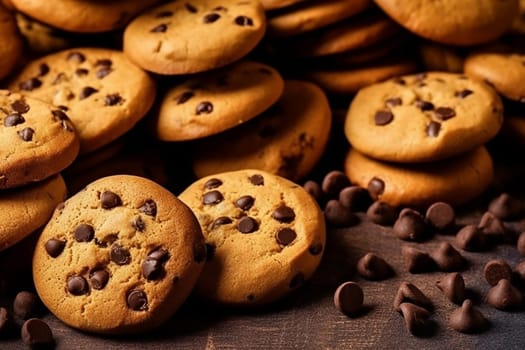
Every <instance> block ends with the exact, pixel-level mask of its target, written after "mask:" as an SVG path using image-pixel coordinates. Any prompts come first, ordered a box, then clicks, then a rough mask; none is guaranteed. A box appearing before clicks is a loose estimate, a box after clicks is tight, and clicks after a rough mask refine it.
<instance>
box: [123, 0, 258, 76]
mask: <svg viewBox="0 0 525 350" xmlns="http://www.w3.org/2000/svg"><path fill="white" fill-rule="evenodd" d="M265 30H266V17H265V12H264V9H263V7H262V5H261V4H260V3H259V1H257V0H244V1H238V0H199V1H184V2H181V1H171V2H169V3H166V4H163V5H160V6H157V7H154V8H151V9H150V10H148V11H146V12H144V13H142V14H141V15H139V16H138V17H136V18H135V19H134V20H133V21H131V23H130V24H129V25H128V26H127V27H126V29H125V31H124V52H125V53H126V55H128V56H129V58H130V59H131V60H132V61H134V62H135V63H137V64H138V65H139V66H141V67H143V68H144V69H146V70H149V71H152V72H155V73H159V74H187V73H196V72H202V71H207V70H211V69H213V68H218V67H222V66H225V65H226V64H228V63H232V62H235V61H237V60H239V59H240V58H242V57H244V56H245V55H246V54H248V53H249V52H250V51H251V50H252V49H253V48H254V47H255V46H256V45H257V44H258V43H259V42H260V41H261V39H262V37H263V35H264V33H265Z"/></svg>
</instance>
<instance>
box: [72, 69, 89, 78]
mask: <svg viewBox="0 0 525 350" xmlns="http://www.w3.org/2000/svg"><path fill="white" fill-rule="evenodd" d="M75 74H76V75H77V76H79V77H81V76H84V75H88V74H89V71H88V70H87V69H86V68H77V69H76V70H75Z"/></svg>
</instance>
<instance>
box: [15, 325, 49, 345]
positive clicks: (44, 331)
mask: <svg viewBox="0 0 525 350" xmlns="http://www.w3.org/2000/svg"><path fill="white" fill-rule="evenodd" d="M20 334H21V337H22V342H23V343H24V344H26V345H29V346H31V347H32V348H44V347H47V346H51V345H52V344H54V343H55V339H54V338H53V332H52V331H51V328H49V325H48V324H47V323H46V322H44V321H42V320H41V319H38V318H30V319H29V320H26V321H25V322H24V324H23V325H22V329H21V331H20Z"/></svg>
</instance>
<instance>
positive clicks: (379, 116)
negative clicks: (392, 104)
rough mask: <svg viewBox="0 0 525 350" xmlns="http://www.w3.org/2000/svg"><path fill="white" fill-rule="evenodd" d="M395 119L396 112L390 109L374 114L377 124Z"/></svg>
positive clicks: (387, 122)
mask: <svg viewBox="0 0 525 350" xmlns="http://www.w3.org/2000/svg"><path fill="white" fill-rule="evenodd" d="M392 120H394V114H392V112H390V111H377V112H376V114H375V115H374V121H375V123H376V125H387V124H389V123H390V122H392Z"/></svg>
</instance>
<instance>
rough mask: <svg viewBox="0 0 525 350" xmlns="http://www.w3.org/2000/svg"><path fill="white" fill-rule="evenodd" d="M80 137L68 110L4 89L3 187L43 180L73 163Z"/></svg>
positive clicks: (0, 119)
mask: <svg viewBox="0 0 525 350" xmlns="http://www.w3.org/2000/svg"><path fill="white" fill-rule="evenodd" d="M78 149H79V138H78V136H77V133H76V132H75V128H74V127H73V124H72V123H71V121H70V120H69V118H68V116H67V114H66V112H64V111H63V110H61V109H60V108H57V107H54V106H52V105H50V104H48V103H45V102H43V101H40V100H38V99H34V98H30V97H26V96H23V95H21V94H18V93H14V92H11V91H8V90H0V159H2V161H1V162H0V189H4V188H11V187H16V186H20V185H24V184H28V183H30V182H36V181H40V180H43V179H45V178H47V177H49V176H51V175H55V174H57V173H59V172H60V171H62V170H63V169H65V168H66V167H67V166H68V165H70V164H71V163H72V162H73V160H74V159H75V158H76V156H77V155H78Z"/></svg>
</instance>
